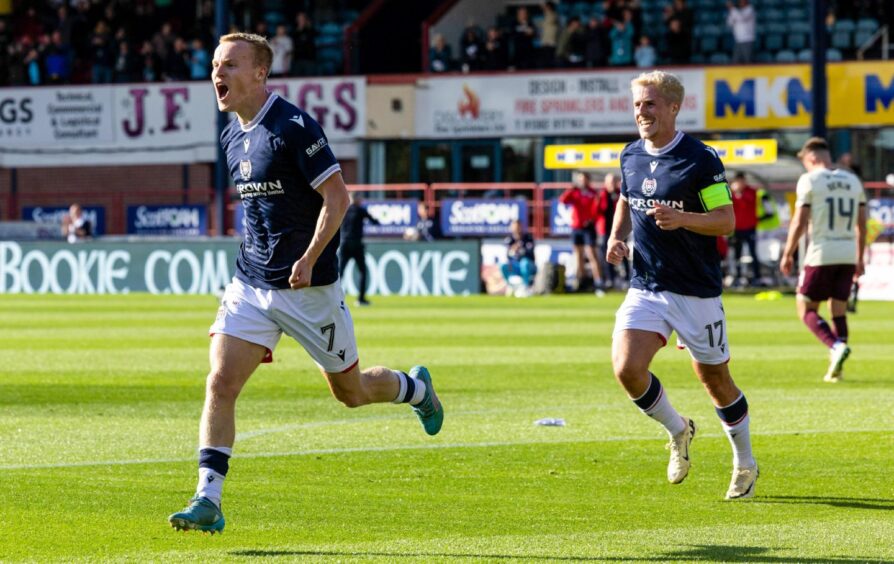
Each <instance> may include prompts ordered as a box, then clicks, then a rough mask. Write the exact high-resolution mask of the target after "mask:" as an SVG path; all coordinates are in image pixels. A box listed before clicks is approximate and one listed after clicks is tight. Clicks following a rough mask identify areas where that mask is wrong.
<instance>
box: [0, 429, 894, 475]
mask: <svg viewBox="0 0 894 564" xmlns="http://www.w3.org/2000/svg"><path fill="white" fill-rule="evenodd" d="M892 432H894V429H846V430H831V429H807V430H802V431H770V432H766V433H761V434H760V436H763V437H766V436H781V435H840V434H853V433H892ZM699 437H707V438H720V437H726V435H725V434H721V433H699ZM654 440H663V439H659V438H657V437H655V435H650V436H648V437H646V436H630V435H627V436H623V437H601V438H592V439H559V440H545V441H493V442H481V443H434V444H418V445H389V446H379V447H341V448H322V449H309V450H294V451H283V452H254V453H250V452H249V453H244V454H238V455H237V456H236V457H235V458H237V459H242V458H284V457H288V456H314V455H319V454H345V453H362V452H392V451H397V450H434V449H451V448H486V447H508V446H525V445H553V444H557V445H558V444H576V443H611V442H620V441H654ZM195 460H196V458H195V457H190V458H155V459H135V460H87V461H82V462H58V463H50V464H7V465H0V471H4V470H41V469H47V468H82V467H89V466H130V465H137V464H175V463H179V462H192V461H195Z"/></svg>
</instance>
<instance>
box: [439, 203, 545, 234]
mask: <svg viewBox="0 0 894 564" xmlns="http://www.w3.org/2000/svg"><path fill="white" fill-rule="evenodd" d="M515 220H518V221H520V222H521V223H522V226H523V228H524V229H527V226H528V203H527V201H525V200H522V199H510V198H492V199H468V200H466V199H461V198H445V199H444V200H442V201H441V232H442V233H443V234H444V235H445V236H447V237H462V236H476V237H484V236H495V235H508V234H509V226H510V224H511V223H512V222H513V221H515Z"/></svg>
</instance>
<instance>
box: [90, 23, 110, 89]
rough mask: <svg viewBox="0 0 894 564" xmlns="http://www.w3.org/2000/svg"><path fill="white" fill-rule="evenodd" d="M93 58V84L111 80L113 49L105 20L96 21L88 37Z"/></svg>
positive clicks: (105, 82)
mask: <svg viewBox="0 0 894 564" xmlns="http://www.w3.org/2000/svg"><path fill="white" fill-rule="evenodd" d="M90 46H91V49H92V55H93V56H92V57H91V58H92V60H93V84H108V83H110V82H112V67H114V65H115V50H114V48H113V47H112V35H111V33H110V32H109V26H108V24H106V22H105V20H99V21H98V22H96V26H95V27H94V28H93V36H92V37H91V38H90Z"/></svg>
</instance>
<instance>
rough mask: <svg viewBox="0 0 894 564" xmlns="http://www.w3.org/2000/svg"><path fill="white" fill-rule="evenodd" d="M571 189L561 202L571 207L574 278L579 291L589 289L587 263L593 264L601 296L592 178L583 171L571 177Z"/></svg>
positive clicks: (576, 172) (564, 193) (594, 281)
mask: <svg viewBox="0 0 894 564" xmlns="http://www.w3.org/2000/svg"><path fill="white" fill-rule="evenodd" d="M571 183H572V185H571V188H569V189H568V190H565V191H564V192H562V194H561V195H560V196H559V201H560V202H562V203H563V204H565V205H566V206H570V207H571V244H572V245H573V247H574V259H575V261H576V263H577V264H576V270H575V274H576V277H577V280H576V283H577V290H578V291H581V290H583V289H584V288H586V285H585V284H584V271H585V269H584V267H585V262H586V261H589V262H590V270H591V273H592V280H593V285H594V286H595V288H596V293H597V294H598V295H601V294H602V293H603V292H602V272H601V270H602V269H601V267H600V264H599V259H597V258H596V221H595V220H596V218H595V215H594V212H595V210H596V196H597V195H598V194H597V193H596V191H595V190H593V187H592V186H590V175H589V174H587V173H586V172H583V171H575V172H574V174H572V177H571Z"/></svg>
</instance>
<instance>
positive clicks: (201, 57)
mask: <svg viewBox="0 0 894 564" xmlns="http://www.w3.org/2000/svg"><path fill="white" fill-rule="evenodd" d="M210 63H211V61H210V57H209V56H208V51H207V50H205V44H204V43H203V42H202V40H201V39H199V38H195V39H193V40H192V50H191V51H190V54H189V78H190V79H192V80H206V79H207V78H208V76H210V74H211V69H210V67H209V65H210Z"/></svg>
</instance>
